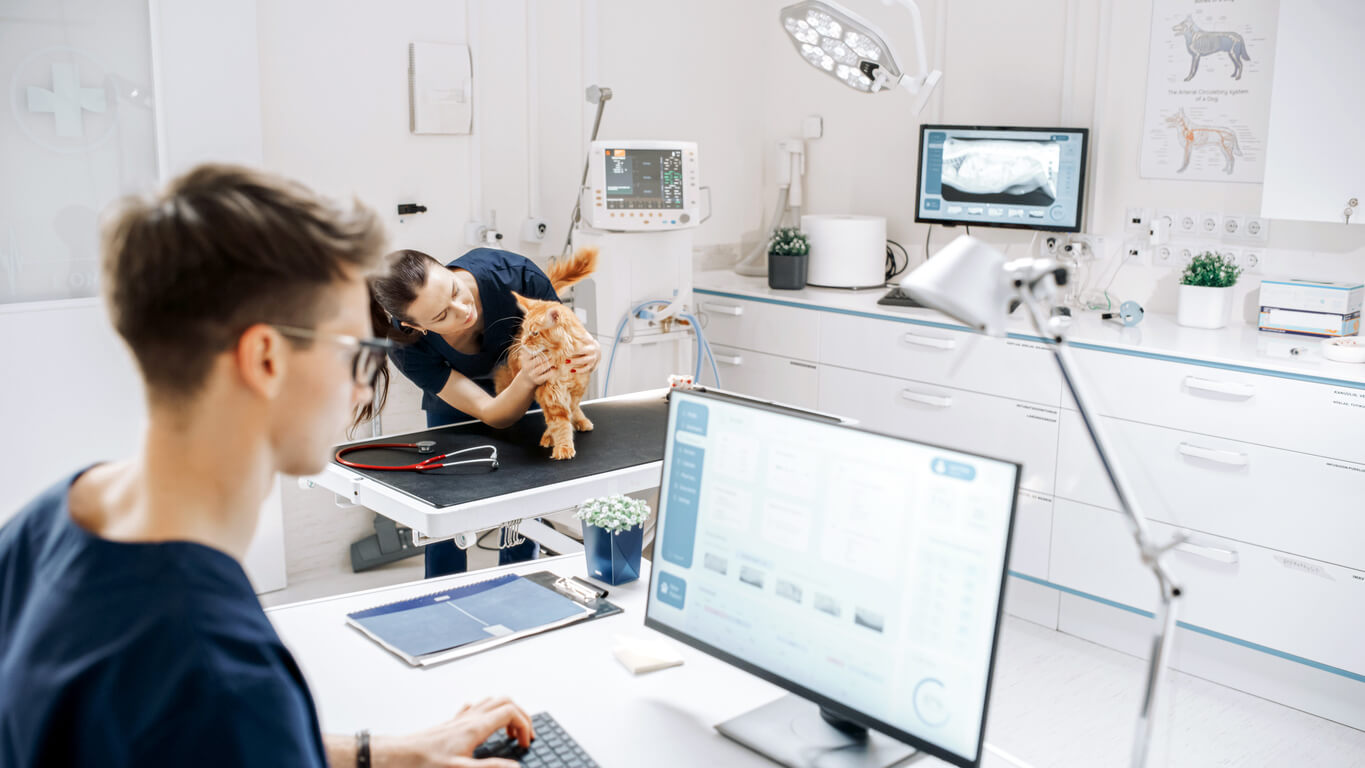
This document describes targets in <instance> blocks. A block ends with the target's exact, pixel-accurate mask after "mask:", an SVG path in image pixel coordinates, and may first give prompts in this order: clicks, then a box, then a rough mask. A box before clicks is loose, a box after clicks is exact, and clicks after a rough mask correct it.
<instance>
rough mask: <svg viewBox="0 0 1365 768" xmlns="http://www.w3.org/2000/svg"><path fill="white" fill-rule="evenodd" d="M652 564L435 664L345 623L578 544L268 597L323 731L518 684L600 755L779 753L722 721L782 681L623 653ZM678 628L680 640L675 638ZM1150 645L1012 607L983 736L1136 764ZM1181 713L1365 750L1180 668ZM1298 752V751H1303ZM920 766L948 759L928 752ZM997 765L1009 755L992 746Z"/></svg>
mask: <svg viewBox="0 0 1365 768" xmlns="http://www.w3.org/2000/svg"><path fill="white" fill-rule="evenodd" d="M644 565H645V569H644V571H645V573H644V576H643V577H642V578H641V579H640V580H639V581H636V582H633V583H631V584H628V585H624V586H621V587H615V588H612V590H611V595H610V597H609V598H608V599H610V600H611V601H612V602H614V603H616V604H617V605H620V606H621V607H622V608H624V609H625V612H624V613H621V614H618V615H616V616H612V617H609V618H606V619H600V620H597V621H591V622H587V623H584V624H579V625H575V626H570V627H565V628H563V629H558V630H554V631H552V632H548V633H545V634H542V635H537V636H534V637H530V638H526V639H524V640H521V641H518V642H515V643H512V644H510V645H506V646H502V647H500V648H495V649H492V650H490V651H488V652H485V653H481V654H477V655H474V656H471V657H468V658H466V659H461V660H458V661H454V662H451V663H449V664H445V665H442V666H437V667H433V668H430V669H414V668H412V667H409V666H408V665H407V664H405V663H403V662H402V661H401V660H399V659H398V658H397V657H395V656H393V655H392V654H390V653H389V652H387V651H385V650H383V649H382V648H380V647H379V646H377V645H375V644H374V643H373V642H371V641H370V640H368V639H367V638H365V637H364V636H363V635H361V634H360V633H359V632H357V631H356V630H353V629H351V628H350V627H348V626H346V625H345V615H346V613H348V612H350V611H354V610H357V609H360V608H364V607H369V606H371V605H374V604H378V603H385V602H391V601H394V600H401V599H404V598H407V597H412V596H415V595H419V594H425V593H428V592H432V591H435V590H437V589H443V588H445V587H447V586H450V585H452V584H456V583H459V582H460V581H464V580H478V579H484V578H488V576H489V575H490V574H491V573H503V572H512V573H525V572H530V571H535V570H542V569H545V570H552V571H555V572H558V573H565V574H569V573H572V574H577V575H579V576H583V575H585V573H584V566H583V558H582V556H581V555H570V556H564V557H557V558H547V559H542V560H539V561H537V562H533V563H522V564H519V565H514V566H507V567H506V568H500V569H496V570H495V571H484V572H481V573H476V574H472V575H462V576H450V577H445V578H442V579H432V580H428V581H422V582H413V583H410V584H403V585H399V586H395V587H387V588H383V589H375V590H369V591H365V592H356V593H352V594H349V595H341V596H337V597H332V598H324V599H321V600H313V601H309V602H303V603H296V604H293V605H287V606H281V607H278V608H274V609H271V610H269V611H267V614H268V615H269V617H270V620H271V621H272V622H273V623H274V625H275V628H276V629H277V630H278V631H279V633H280V636H281V637H282V638H283V639H284V642H285V644H286V645H288V646H289V648H290V649H291V650H292V651H293V652H294V655H295V657H296V658H297V659H298V662H299V664H300V665H301V666H302V668H303V672H304V675H305V676H306V677H307V679H308V683H309V686H310V687H311V688H312V691H313V697H314V699H315V700H316V702H317V706H318V711H319V715H320V717H321V720H322V727H323V729H324V730H326V731H334V732H340V733H350V732H352V731H355V730H358V729H360V728H370V729H371V730H374V731H376V732H396V733H402V732H408V731H413V730H417V729H419V728H424V727H427V726H429V725H432V724H435V723H437V722H439V721H441V720H443V719H445V718H447V717H450V716H451V715H453V714H454V713H455V711H456V710H458V709H459V707H460V706H461V705H462V704H463V703H465V702H466V701H472V700H478V699H480V698H483V697H485V696H492V695H507V696H511V697H512V698H513V699H514V700H516V701H517V702H518V703H519V704H520V705H521V706H522V707H524V708H525V709H526V710H527V711H528V712H538V711H542V710H544V711H548V712H550V713H551V714H553V715H554V717H555V718H556V719H557V720H559V722H560V723H562V724H563V725H564V727H565V728H566V729H567V730H568V731H569V733H570V734H572V735H573V737H574V738H575V739H577V740H578V742H579V743H580V744H582V745H583V747H584V748H585V749H586V750H587V751H588V753H589V754H591V755H592V756H593V757H594V758H595V759H596V760H597V761H598V762H599V763H600V764H601V765H603V766H604V768H614V767H615V766H630V765H648V766H651V768H655V767H658V768H668V767H669V766H680V767H681V766H687V767H688V768H696V766H716V767H720V766H726V767H728V766H741V767H742V766H754V767H755V768H758V767H760V766H762V767H763V768H772V765H773V764H772V763H769V762H767V761H766V760H764V759H763V758H760V757H758V756H757V755H755V754H753V753H750V752H748V751H747V750H745V749H743V748H742V747H740V746H738V745H736V744H734V743H732V742H730V741H729V740H728V739H725V738H724V737H722V736H720V735H719V734H717V733H716V732H715V730H713V729H712V725H713V724H715V723H718V722H721V721H722V720H725V719H727V718H730V717H732V716H734V715H737V714H740V713H742V712H745V711H747V710H749V709H752V708H753V707H755V706H758V705H760V704H763V703H766V702H767V701H770V700H772V699H774V698H777V697H778V696H779V695H781V694H782V691H781V690H780V689H778V688H777V687H775V686H772V685H769V684H767V683H765V682H762V681H760V680H758V679H757V678H754V677H752V676H750V675H748V674H745V673H743V672H740V671H739V670H736V669H734V668H733V667H730V666H728V665H726V664H724V663H722V662H719V661H716V660H715V659H712V658H711V657H709V656H707V655H705V654H703V653H701V652H699V651H694V650H692V649H690V648H688V647H686V646H683V645H681V644H676V643H675V645H676V647H677V648H678V650H679V652H680V653H681V654H682V656H683V657H684V658H685V659H686V663H685V664H683V666H681V667H674V668H672V669H666V670H662V671H660V672H655V673H653V674H648V675H643V676H640V677H634V676H632V675H631V674H630V673H629V672H627V671H626V670H625V668H623V667H622V666H621V665H620V664H618V663H617V662H616V660H615V658H614V657H613V656H612V655H611V646H612V636H613V635H614V634H617V633H630V634H641V635H642V634H646V633H648V634H650V635H653V636H655V637H659V638H662V636H661V635H658V634H657V633H654V632H653V631H652V630H646V629H645V628H644V627H643V623H644V608H645V590H646V586H647V584H648V578H649V576H648V570H649V569H648V563H645V564H644ZM666 642H670V643H672V642H673V641H672V640H666ZM1145 672H1146V669H1145V666H1144V663H1143V662H1142V661H1140V660H1139V659H1136V658H1133V657H1131V656H1126V655H1124V654H1121V653H1118V652H1117V651H1113V650H1110V649H1108V648H1103V647H1101V646H1098V645H1095V644H1093V643H1088V642H1085V641H1083V640H1079V639H1077V638H1075V637H1071V636H1068V635H1064V634H1060V633H1057V632H1054V631H1052V630H1049V629H1045V628H1043V627H1039V626H1037V625H1035V624H1030V623H1029V622H1026V621H1023V620H1021V619H1017V618H1014V617H1007V618H1006V620H1005V626H1004V630H1003V631H1002V633H1001V643H1000V649H999V653H998V659H997V663H996V675H995V682H994V684H993V686H992V691H991V705H990V710H989V713H988V719H987V741H988V742H989V743H991V744H994V745H997V746H999V747H1001V748H1003V749H1004V750H1006V751H1007V752H1009V753H1011V754H1013V755H1015V756H1016V757H1018V758H1021V759H1022V760H1025V761H1027V762H1028V763H1030V764H1032V765H1034V766H1036V767H1037V768H1044V767H1045V766H1057V767H1058V768H1097V767H1098V766H1121V765H1126V764H1127V759H1128V750H1129V745H1130V743H1131V739H1132V733H1133V724H1134V718H1135V715H1136V712H1137V705H1138V699H1139V693H1140V688H1141V684H1142V679H1143V676H1144V675H1145ZM1170 675H1171V681H1170V685H1169V687H1168V688H1167V691H1168V692H1169V696H1170V699H1171V702H1172V703H1171V706H1170V708H1169V712H1168V713H1167V714H1166V715H1165V716H1164V717H1162V718H1160V719H1159V724H1158V730H1157V737H1156V744H1155V745H1154V749H1155V751H1154V756H1153V761H1152V765H1153V766H1168V765H1169V766H1180V767H1181V768H1186V767H1188V768H1195V767H1196V766H1197V767H1199V768H1206V767H1207V766H1209V765H1236V766H1278V765H1289V764H1295V765H1314V766H1334V767H1335V766H1360V765H1365V733H1362V732H1361V731H1357V730H1354V729H1351V728H1348V727H1346V726H1342V725H1338V724H1336V723H1332V722H1329V721H1326V720H1322V719H1320V718H1316V717H1313V716H1312V715H1308V714H1305V713H1303V712H1299V711H1296V710H1292V709H1289V708H1287V707H1283V706H1280V705H1278V704H1274V703H1272V702H1269V701H1266V700H1264V699H1260V698H1257V697H1254V696H1250V695H1247V694H1244V693H1240V692H1238V691H1234V690H1231V689H1228V688H1225V687H1223V686H1220V685H1217V684H1214V683H1210V682H1207V681H1204V680H1200V679H1197V678H1194V677H1190V676H1189V675H1185V674H1182V673H1178V672H1171V673H1170ZM1291 758H1292V759H1291ZM914 765H915V766H916V767H917V768H932V767H933V766H941V765H943V763H942V762H940V761H938V760H935V759H933V758H925V759H923V760H920V761H918V762H916V763H914ZM984 766H986V768H1008V766H1009V763H1007V762H1006V761H1004V760H1002V759H1000V758H998V757H996V756H995V755H993V754H990V753H987V755H986V759H985V762H984Z"/></svg>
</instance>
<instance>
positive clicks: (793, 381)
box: [702, 345, 820, 408]
mask: <svg viewBox="0 0 1365 768" xmlns="http://www.w3.org/2000/svg"><path fill="white" fill-rule="evenodd" d="M711 352H712V353H713V354H715V356H716V367H717V368H718V369H719V370H720V377H721V379H720V380H721V389H725V390H729V391H731V392H738V393H740V394H743V395H751V396H753V397H759V398H763V399H764V400H775V401H777V402H779V403H787V404H789V405H798V406H801V407H802V408H816V407H818V406H817V400H818V398H817V397H816V393H817V391H818V388H819V386H820V380H819V376H818V374H817V372H816V366H815V363H808V362H805V361H804V360H791V359H788V358H785V357H777V356H776V355H765V354H763V353H762V352H752V351H750V350H747V349H737V348H733V347H721V346H715V345H712V347H711ZM708 366H710V362H709V361H703V364H702V370H703V371H706V369H707V368H708ZM705 375H706V374H705V373H703V376H705Z"/></svg>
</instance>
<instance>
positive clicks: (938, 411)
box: [819, 365, 1058, 494]
mask: <svg viewBox="0 0 1365 768" xmlns="http://www.w3.org/2000/svg"><path fill="white" fill-rule="evenodd" d="M819 402H820V405H819V409H820V410H822V411H826V412H828V413H833V414H836V415H839V416H848V417H852V418H855V419H858V421H860V422H861V423H862V424H863V425H865V426H867V427H868V428H870V429H875V430H878V431H881V432H887V433H890V434H894V435H902V436H905V437H909V438H911V439H914V440H919V441H922V442H926V443H931V444H934V445H942V446H946V447H949V448H956V449H958V450H963V451H969V452H975V453H980V454H982V455H985V456H991V457H996V458H1001V459H1007V460H1009V461H1016V462H1019V463H1020V464H1022V465H1023V473H1022V475H1021V477H1020V482H1019V484H1020V486H1021V487H1023V488H1028V489H1030V490H1033V491H1038V492H1039V493H1044V494H1051V493H1052V485H1053V479H1054V474H1055V468H1056V453H1057V416H1058V411H1057V409H1056V408H1052V407H1049V406H1043V405H1038V404H1035V403H1024V402H1020V401H1018V400H1010V399H1007V398H1003V397H995V396H992V395H983V394H981V393H979V392H967V391H964V390H960V389H953V388H951V387H941V386H936V385H932V384H925V383H923V382H918V381H906V380H904V379H893V378H890V377H888V376H878V375H876V374H872V373H862V372H861V371H850V370H847V369H844V368H835V367H832V366H825V365H822V366H820V401H819Z"/></svg>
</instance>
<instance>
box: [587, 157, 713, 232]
mask: <svg viewBox="0 0 1365 768" xmlns="http://www.w3.org/2000/svg"><path fill="white" fill-rule="evenodd" d="M697 178H698V175H697V145H696V144H695V143H694V142H690V141H594V142H593V143H592V147H591V148H590V149H589V150H588V182H587V186H586V188H585V189H584V190H583V195H584V197H583V201H582V212H583V218H584V219H585V220H586V221H587V223H588V226H590V227H592V228H594V229H603V230H611V231H616V232H651V231H658V230H664V229H687V228H690V227H695V226H697V225H698V224H700V223H701V219H702V217H701V206H700V198H701V195H700V192H701V186H700V184H699V183H698V181H697Z"/></svg>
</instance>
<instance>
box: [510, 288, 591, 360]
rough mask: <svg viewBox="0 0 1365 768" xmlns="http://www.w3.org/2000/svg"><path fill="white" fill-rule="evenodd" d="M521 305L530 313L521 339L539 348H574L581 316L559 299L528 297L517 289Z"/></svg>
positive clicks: (523, 322) (519, 304)
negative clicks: (558, 300)
mask: <svg viewBox="0 0 1365 768" xmlns="http://www.w3.org/2000/svg"><path fill="white" fill-rule="evenodd" d="M512 296H513V297H515V298H516V300H517V306H519V307H521V311H522V312H524V313H526V314H525V317H523V318H522V321H521V343H522V344H524V345H525V346H527V347H529V348H530V349H532V350H535V351H544V350H563V349H572V348H573V346H574V334H573V331H574V329H575V328H576V327H578V325H579V322H578V318H577V317H575V316H574V313H573V310H571V309H569V308H568V307H566V306H564V305H563V304H560V303H559V302H557V301H542V300H540V299H528V298H526V297H525V296H522V295H521V294H519V293H516V292H515V291H513V292H512Z"/></svg>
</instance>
